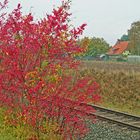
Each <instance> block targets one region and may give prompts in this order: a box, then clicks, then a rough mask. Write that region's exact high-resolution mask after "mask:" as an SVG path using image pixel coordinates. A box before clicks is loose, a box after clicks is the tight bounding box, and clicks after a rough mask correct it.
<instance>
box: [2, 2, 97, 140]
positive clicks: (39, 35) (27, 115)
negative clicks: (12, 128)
mask: <svg viewBox="0 0 140 140" xmlns="http://www.w3.org/2000/svg"><path fill="white" fill-rule="evenodd" d="M7 3H8V2H7V0H5V2H4V4H2V3H0V8H1V16H0V105H1V106H2V107H4V108H6V109H7V113H8V112H9V113H10V114H11V115H10V116H11V118H10V120H9V122H10V123H12V124H13V125H17V124H23V123H24V124H28V125H31V126H33V128H34V129H35V131H36V132H37V134H38V137H39V132H40V131H42V132H44V131H43V130H44V122H46V125H48V124H50V123H53V122H55V123H57V125H58V129H57V131H56V132H55V133H58V134H60V135H63V136H64V139H67V138H70V139H72V138H74V137H77V136H79V137H82V136H84V135H85V133H86V132H87V128H86V127H85V126H86V124H85V117H87V114H86V113H85V111H86V112H87V113H88V111H89V112H90V111H92V110H93V109H92V108H90V107H85V106H84V107H81V106H80V103H81V102H84V103H87V102H90V101H92V102H95V101H96V100H98V99H99V96H98V94H97V93H96V92H97V90H98V84H97V83H96V82H94V83H93V82H92V81H91V80H90V78H88V77H87V78H81V79H78V78H75V79H73V78H72V77H71V76H68V75H67V74H66V71H67V70H68V69H76V68H77V65H78V63H79V62H78V61H77V60H75V59H74V55H76V54H78V53H81V52H83V51H84V48H80V47H79V46H78V45H77V43H76V42H77V38H78V36H79V35H80V34H82V32H83V30H84V28H85V26H86V24H83V25H81V26H80V27H78V28H77V29H75V28H74V29H71V26H69V16H70V15H71V14H69V13H68V8H69V2H62V6H60V7H59V8H58V9H54V10H53V12H52V14H51V15H48V16H47V17H45V18H44V19H42V20H40V21H38V22H35V21H34V17H33V15H32V13H29V14H28V15H25V16H23V15H22V12H21V5H20V4H18V6H17V8H16V9H14V10H13V12H12V13H11V14H8V15H7V14H5V13H2V10H3V9H4V8H5V7H6V6H7ZM44 133H45V132H44Z"/></svg>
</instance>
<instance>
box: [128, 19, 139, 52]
mask: <svg viewBox="0 0 140 140" xmlns="http://www.w3.org/2000/svg"><path fill="white" fill-rule="evenodd" d="M128 37H129V50H130V52H131V54H134V55H140V21H137V22H134V23H132V25H131V29H130V30H128Z"/></svg>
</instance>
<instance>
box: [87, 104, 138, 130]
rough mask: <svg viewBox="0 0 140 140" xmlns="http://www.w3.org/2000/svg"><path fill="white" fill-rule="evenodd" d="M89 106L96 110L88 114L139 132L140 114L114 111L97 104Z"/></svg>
mask: <svg viewBox="0 0 140 140" xmlns="http://www.w3.org/2000/svg"><path fill="white" fill-rule="evenodd" d="M89 106H92V107H93V108H94V109H95V110H96V112H95V113H90V114H89V115H95V116H96V118H97V119H98V120H103V121H107V122H111V123H113V124H117V125H119V126H122V127H125V128H128V129H131V130H136V131H139V132H140V116H134V115H130V114H127V113H123V112H119V111H114V110H111V109H107V108H104V107H100V106H97V105H89Z"/></svg>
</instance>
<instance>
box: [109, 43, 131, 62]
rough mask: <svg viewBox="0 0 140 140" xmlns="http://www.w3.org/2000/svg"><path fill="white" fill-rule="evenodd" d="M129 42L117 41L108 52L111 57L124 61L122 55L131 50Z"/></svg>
mask: <svg viewBox="0 0 140 140" xmlns="http://www.w3.org/2000/svg"><path fill="white" fill-rule="evenodd" d="M128 44H129V41H124V40H118V41H117V43H116V44H115V45H114V46H112V47H111V48H110V49H109V51H108V52H107V55H108V56H109V59H111V60H117V61H123V60H124V59H123V58H122V55H124V54H125V52H129V51H128Z"/></svg>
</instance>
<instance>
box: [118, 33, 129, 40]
mask: <svg viewBox="0 0 140 140" xmlns="http://www.w3.org/2000/svg"><path fill="white" fill-rule="evenodd" d="M120 40H121V41H128V40H129V39H128V35H126V34H124V35H122V37H121V39H120Z"/></svg>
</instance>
